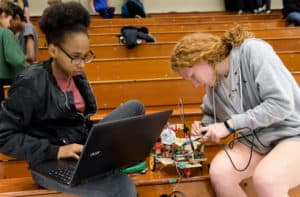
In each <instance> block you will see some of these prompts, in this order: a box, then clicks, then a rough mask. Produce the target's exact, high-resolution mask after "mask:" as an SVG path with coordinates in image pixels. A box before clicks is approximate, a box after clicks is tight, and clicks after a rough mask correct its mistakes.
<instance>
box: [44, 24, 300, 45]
mask: <svg viewBox="0 0 300 197" xmlns="http://www.w3.org/2000/svg"><path fill="white" fill-rule="evenodd" d="M250 31H252V32H253V33H254V34H255V36H256V37H257V38H262V39H265V38H276V37H280V38H289V37H298V36H299V34H300V29H299V28H295V27H278V28H276V29H267V30H262V29H258V30H256V29H254V30H250ZM193 32H197V30H194V31H175V32H167V31H166V32H151V34H152V35H153V37H154V38H155V39H156V42H170V41H177V40H179V39H180V38H182V37H183V36H184V35H186V34H190V33H193ZM201 32H203V33H212V34H215V35H223V34H224V32H225V30H205V31H201ZM119 34H120V32H118V33H98V34H95V33H94V34H90V35H89V36H90V43H91V44H116V43H119V37H118V35H119ZM46 46H47V42H46V39H45V36H44V35H40V36H39V47H46Z"/></svg>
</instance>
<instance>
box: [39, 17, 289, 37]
mask: <svg viewBox="0 0 300 197" xmlns="http://www.w3.org/2000/svg"><path fill="white" fill-rule="evenodd" d="M237 23H239V22H238V21H226V22H222V21H220V22H218V21H214V22H213V23H212V22H211V21H204V22H201V23H200V22H191V23H185V24H180V23H179V24H176V23H174V24H169V23H166V24H153V25H147V28H148V30H149V32H150V33H151V32H166V31H169V32H172V31H200V30H212V29H218V30H227V29H229V28H230V27H232V26H234V25H235V24H237ZM241 25H242V26H244V27H246V28H249V29H271V28H278V27H286V26H287V22H286V21H285V20H283V19H270V20H268V23H266V22H263V20H252V21H244V22H243V23H242V24H241ZM121 27H123V26H122V25H111V26H90V27H89V33H119V32H120V30H121ZM36 31H37V34H38V35H42V32H41V31H40V29H39V28H36Z"/></svg>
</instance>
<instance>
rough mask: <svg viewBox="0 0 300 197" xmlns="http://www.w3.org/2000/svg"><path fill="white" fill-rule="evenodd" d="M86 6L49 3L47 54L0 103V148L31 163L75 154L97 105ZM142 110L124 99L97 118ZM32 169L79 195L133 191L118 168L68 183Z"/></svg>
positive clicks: (44, 25)
mask: <svg viewBox="0 0 300 197" xmlns="http://www.w3.org/2000/svg"><path fill="white" fill-rule="evenodd" d="M89 24H90V16H89V13H88V11H87V10H86V9H85V8H84V7H83V6H82V5H81V4H80V3H76V2H68V3H60V4H54V5H52V6H50V7H48V8H47V9H46V10H45V11H44V12H43V15H42V17H41V19H40V21H39V25H40V28H41V30H42V31H43V32H44V33H45V35H46V39H47V42H48V49H49V53H50V56H51V58H50V59H49V60H47V61H44V62H41V63H38V64H35V65H32V66H30V67H29V68H28V69H27V70H25V71H24V72H23V73H22V74H20V75H19V76H18V77H17V79H16V81H15V82H14V83H13V84H12V86H11V89H10V91H9V95H8V98H7V99H6V100H5V101H4V102H3V103H2V106H1V109H0V120H1V121H0V152H2V153H4V154H7V155H10V156H11V157H15V158H17V159H22V160H27V161H28V162H29V164H30V169H33V167H36V165H39V166H41V165H43V162H44V161H45V160H60V159H79V154H80V153H81V152H82V150H83V144H84V143H85V141H86V138H87V135H88V132H89V129H90V128H91V125H92V124H93V122H91V120H90V119H89V117H90V116H91V115H92V114H94V113H95V112H96V111H97V106H96V100H95V97H94V95H93V92H92V89H91V86H90V84H89V82H88V81H87V79H86V77H85V75H84V66H85V63H88V62H91V61H92V60H93V59H94V53H93V52H92V51H91V49H90V46H89V37H88V33H87V30H88V27H89ZM141 114H144V106H143V105H142V104H141V103H140V102H138V101H128V102H126V103H124V104H123V105H122V106H120V107H118V108H117V109H115V110H114V111H113V112H111V113H110V114H108V116H106V117H105V118H104V119H103V120H101V122H104V121H111V120H116V119H122V118H126V117H129V116H137V115H141ZM32 172H33V174H32V175H33V178H34V179H35V180H36V182H37V183H38V184H39V185H41V186H43V187H45V188H49V189H53V190H57V191H61V192H66V193H72V194H77V195H80V196H97V197H98V196H111V197H112V196H113V197H117V196H119V197H121V196H122V197H124V196H129V197H134V196H136V189H135V185H134V184H133V182H132V181H131V179H130V178H129V177H128V176H127V175H125V174H120V172H119V171H113V172H110V173H107V174H106V175H104V176H101V177H98V178H95V179H93V180H92V181H89V182H85V183H80V184H78V185H75V186H73V187H70V188H67V187H65V186H62V185H61V184H59V183H58V182H55V181H53V180H50V179H46V178H45V177H43V176H40V175H39V174H37V173H34V171H32Z"/></svg>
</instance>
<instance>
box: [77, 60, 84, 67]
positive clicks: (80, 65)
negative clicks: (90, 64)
mask: <svg viewBox="0 0 300 197" xmlns="http://www.w3.org/2000/svg"><path fill="white" fill-rule="evenodd" d="M84 67H85V62H84V60H81V61H80V63H79V64H78V68H80V69H84Z"/></svg>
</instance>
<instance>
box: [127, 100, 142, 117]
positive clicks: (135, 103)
mask: <svg viewBox="0 0 300 197" xmlns="http://www.w3.org/2000/svg"><path fill="white" fill-rule="evenodd" d="M127 105H128V106H129V107H130V108H132V109H135V112H136V114H137V115H141V114H145V107H144V104H143V103H142V102H140V101H139V100H130V101H128V102H127Z"/></svg>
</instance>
